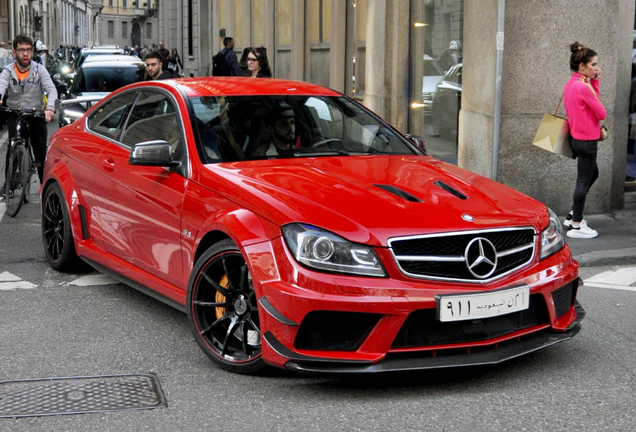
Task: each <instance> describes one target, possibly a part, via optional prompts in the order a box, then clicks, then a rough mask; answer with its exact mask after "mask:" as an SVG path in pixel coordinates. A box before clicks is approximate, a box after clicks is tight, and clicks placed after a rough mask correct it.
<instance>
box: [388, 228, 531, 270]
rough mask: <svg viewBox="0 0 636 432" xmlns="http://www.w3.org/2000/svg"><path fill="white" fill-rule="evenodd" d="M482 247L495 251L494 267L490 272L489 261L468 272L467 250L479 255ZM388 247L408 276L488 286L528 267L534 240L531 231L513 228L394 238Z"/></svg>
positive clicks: (470, 262)
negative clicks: (493, 281)
mask: <svg viewBox="0 0 636 432" xmlns="http://www.w3.org/2000/svg"><path fill="white" fill-rule="evenodd" d="M479 239H481V240H479ZM476 241H477V242H478V243H475V242H476ZM471 242H472V243H471ZM481 243H483V244H484V245H486V246H487V247H486V249H487V248H490V247H494V249H495V251H496V257H497V258H496V267H494V270H493V271H492V272H491V270H492V268H489V267H488V266H489V265H490V264H488V261H486V263H485V264H480V266H481V267H480V266H474V267H473V268H472V272H471V269H469V265H471V264H473V263H474V262H475V260H474V259H473V258H471V257H470V256H469V257H468V258H467V256H466V255H467V252H468V251H467V248H468V246H469V245H471V244H475V246H474V247H473V248H472V249H470V250H475V251H478V250H479V245H480V244H481ZM490 245H492V246H490ZM389 247H390V248H391V251H392V252H393V255H394V257H395V260H396V262H397V264H398V267H399V268H400V270H401V271H402V272H403V273H404V274H406V275H407V276H411V277H418V278H431V279H444V280H460V281H467V282H488V281H491V280H493V279H496V278H498V277H501V276H503V275H505V274H507V273H510V272H512V271H514V270H516V269H519V268H521V267H523V266H524V265H527V264H528V263H530V261H532V258H533V256H534V248H535V237H534V229H533V228H513V229H504V230H487V231H471V232H467V233H449V234H443V235H440V234H436V235H431V236H417V237H407V238H396V239H391V240H389ZM482 249H483V248H482ZM490 261H492V262H494V259H491V260H490Z"/></svg>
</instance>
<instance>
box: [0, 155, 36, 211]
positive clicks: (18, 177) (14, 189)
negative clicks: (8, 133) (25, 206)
mask: <svg viewBox="0 0 636 432" xmlns="http://www.w3.org/2000/svg"><path fill="white" fill-rule="evenodd" d="M30 173H31V156H30V155H29V152H28V151H27V149H26V147H25V146H24V145H22V144H18V145H16V146H15V147H14V148H13V150H12V153H11V157H10V158H9V169H8V170H7V182H6V186H5V194H6V197H5V202H6V205H7V208H6V212H7V214H8V215H9V216H11V217H14V216H15V215H17V214H18V212H19V211H20V207H22V203H23V202H24V198H25V196H26V191H27V182H28V181H29V174H30Z"/></svg>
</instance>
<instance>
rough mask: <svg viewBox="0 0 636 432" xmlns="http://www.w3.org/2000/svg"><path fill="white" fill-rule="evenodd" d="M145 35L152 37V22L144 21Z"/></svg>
mask: <svg viewBox="0 0 636 432" xmlns="http://www.w3.org/2000/svg"><path fill="white" fill-rule="evenodd" d="M146 37H147V38H151V37H152V23H146Z"/></svg>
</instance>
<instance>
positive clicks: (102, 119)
mask: <svg viewBox="0 0 636 432" xmlns="http://www.w3.org/2000/svg"><path fill="white" fill-rule="evenodd" d="M134 97H135V93H133V92H130V93H124V94H122V95H119V96H117V97H115V98H113V99H111V100H110V101H108V102H106V103H104V104H102V105H101V106H100V107H99V108H98V109H97V110H96V111H95V112H93V113H92V114H91V115H90V116H89V117H88V119H87V121H86V129H87V130H88V131H89V132H91V133H90V134H85V133H83V129H82V127H81V126H77V127H76V126H71V127H70V128H71V129H70V130H71V131H73V132H74V133H73V134H72V135H71V138H70V139H69V140H68V141H69V142H68V143H67V145H66V149H67V151H68V158H67V159H66V164H67V165H68V170H69V172H71V173H73V182H74V184H75V187H76V188H77V193H78V195H79V199H80V203H81V205H82V207H83V208H84V214H85V217H86V222H87V228H88V233H89V236H90V239H91V240H92V241H93V242H94V243H95V245H96V246H97V247H99V248H103V244H102V234H101V221H100V219H99V211H98V209H97V207H98V206H97V199H96V197H95V186H96V184H98V182H96V178H98V177H99V175H100V174H99V170H97V171H96V169H95V165H96V162H97V160H98V158H99V156H100V155H101V153H102V152H103V151H104V149H105V148H106V147H108V146H109V145H110V143H111V140H112V139H113V138H114V137H115V136H116V135H117V133H118V131H119V130H120V128H121V125H122V123H123V119H124V118H125V114H126V110H127V109H128V106H129V105H130V104H131V102H132V101H133V99H134ZM47 157H53V158H55V155H54V154H53V153H51V154H50V155H49V156H47ZM79 165H82V166H81V167H80V166H79ZM85 167H87V168H89V169H85Z"/></svg>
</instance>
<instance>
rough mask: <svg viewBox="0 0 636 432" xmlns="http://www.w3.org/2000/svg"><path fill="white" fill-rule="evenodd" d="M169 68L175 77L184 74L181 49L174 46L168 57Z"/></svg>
mask: <svg viewBox="0 0 636 432" xmlns="http://www.w3.org/2000/svg"><path fill="white" fill-rule="evenodd" d="M168 69H170V70H171V71H172V75H173V76H174V77H175V78H179V77H180V76H182V74H183V64H182V63H181V57H179V51H177V49H176V48H172V51H171V52H170V57H168Z"/></svg>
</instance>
